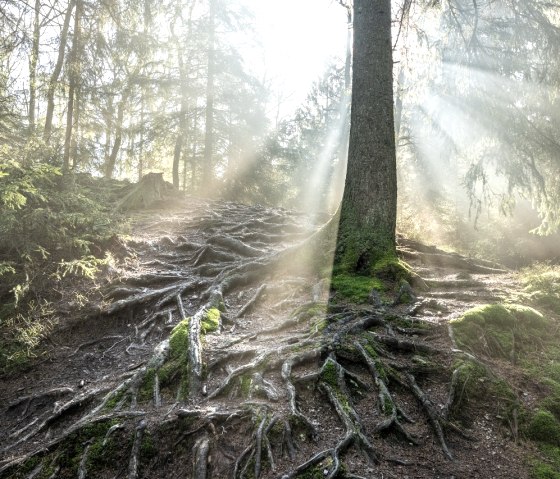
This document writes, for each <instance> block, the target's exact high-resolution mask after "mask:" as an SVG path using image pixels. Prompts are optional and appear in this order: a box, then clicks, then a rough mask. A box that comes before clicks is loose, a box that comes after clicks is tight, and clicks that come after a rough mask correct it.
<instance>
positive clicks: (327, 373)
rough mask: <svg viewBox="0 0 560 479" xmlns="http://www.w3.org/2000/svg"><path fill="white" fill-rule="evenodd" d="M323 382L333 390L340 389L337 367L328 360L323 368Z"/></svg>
mask: <svg viewBox="0 0 560 479" xmlns="http://www.w3.org/2000/svg"><path fill="white" fill-rule="evenodd" d="M321 381H324V382H325V383H327V384H328V385H329V386H331V387H333V388H338V378H337V372H336V366H335V365H334V363H333V362H332V361H330V360H328V361H327V362H326V363H325V364H324V365H323V367H322V368H321Z"/></svg>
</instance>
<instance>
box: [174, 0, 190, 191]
mask: <svg viewBox="0 0 560 479" xmlns="http://www.w3.org/2000/svg"><path fill="white" fill-rule="evenodd" d="M182 5H183V3H182V2H178V3H177V17H180V9H181V7H182ZM194 5H195V2H194V1H191V4H190V9H189V19H188V22H187V34H186V38H185V39H184V42H185V43H188V42H189V41H190V39H191V33H192V15H193V9H194ZM173 35H174V33H173ZM175 40H176V43H177V62H178V64H179V83H180V87H181V110H180V111H179V126H178V129H179V131H178V132H177V138H176V139H175V148H174V151H173V186H174V187H175V188H177V189H179V165H180V164H181V155H182V154H183V144H184V141H185V136H186V135H187V114H188V110H189V91H188V78H187V69H186V67H185V62H184V61H183V48H182V44H183V42H181V41H180V40H179V39H178V38H177V37H175Z"/></svg>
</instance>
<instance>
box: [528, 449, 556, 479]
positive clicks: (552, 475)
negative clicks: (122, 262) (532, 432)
mask: <svg viewBox="0 0 560 479" xmlns="http://www.w3.org/2000/svg"><path fill="white" fill-rule="evenodd" d="M539 451H540V453H541V455H542V457H541V458H540V459H538V460H535V461H533V464H532V465H533V468H532V471H531V476H532V477H533V478H534V479H560V447H556V446H551V445H549V444H541V445H540V446H539Z"/></svg>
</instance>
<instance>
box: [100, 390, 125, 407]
mask: <svg viewBox="0 0 560 479" xmlns="http://www.w3.org/2000/svg"><path fill="white" fill-rule="evenodd" d="M123 397H124V392H122V391H121V392H118V393H116V394H113V396H112V397H111V398H110V399H109V400H108V401H107V402H106V403H105V410H107V411H112V410H113V409H115V408H116V407H117V405H118V404H119V402H120V401H121V400H122V398H123Z"/></svg>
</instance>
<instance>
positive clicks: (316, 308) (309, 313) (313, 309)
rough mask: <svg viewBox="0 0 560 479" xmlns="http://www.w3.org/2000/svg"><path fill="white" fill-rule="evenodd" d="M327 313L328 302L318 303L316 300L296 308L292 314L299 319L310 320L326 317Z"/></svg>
mask: <svg viewBox="0 0 560 479" xmlns="http://www.w3.org/2000/svg"><path fill="white" fill-rule="evenodd" d="M326 313H327V304H326V303H317V302H315V301H313V302H310V303H306V304H302V305H301V306H299V307H298V308H296V309H295V310H294V312H293V313H292V316H293V317H294V318H296V319H297V320H298V321H309V320H310V319H313V318H316V317H324V316H325V315H326Z"/></svg>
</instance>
